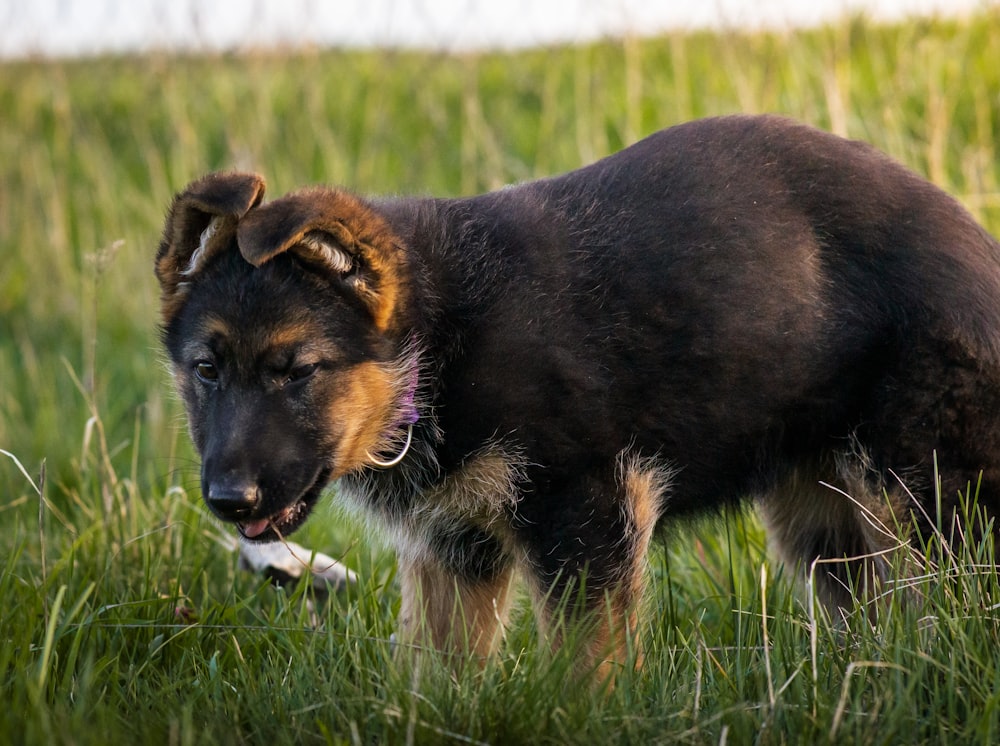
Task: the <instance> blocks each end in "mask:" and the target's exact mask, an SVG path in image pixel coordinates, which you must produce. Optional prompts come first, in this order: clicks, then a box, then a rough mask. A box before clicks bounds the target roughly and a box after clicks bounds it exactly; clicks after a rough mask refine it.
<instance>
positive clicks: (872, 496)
mask: <svg viewBox="0 0 1000 746" xmlns="http://www.w3.org/2000/svg"><path fill="white" fill-rule="evenodd" d="M759 507H760V513H761V517H762V518H763V521H764V525H765V526H766V528H767V530H768V536H769V538H770V540H771V543H772V545H773V546H774V547H775V548H776V550H777V553H778V555H779V556H780V558H781V559H782V560H783V561H784V562H785V563H786V564H788V565H790V566H792V567H796V568H797V569H798V570H799V571H800V572H803V573H805V574H806V575H807V576H809V577H811V579H812V582H813V587H814V589H815V592H816V595H817V598H818V599H819V600H820V601H821V602H822V603H823V604H824V605H825V606H826V607H827V609H829V610H830V611H831V612H836V611H838V610H841V613H843V612H845V611H849V610H850V609H852V608H853V607H854V605H855V604H856V603H857V602H859V601H860V602H862V603H865V602H868V601H872V600H874V599H875V598H876V597H877V596H878V595H879V594H880V593H881V592H882V591H883V590H884V587H885V581H886V580H887V579H888V578H889V577H890V576H895V574H898V572H899V570H900V569H901V568H900V567H899V566H898V565H900V563H901V562H903V561H905V556H901V555H900V554H899V553H900V552H905V551H906V550H907V549H908V544H907V543H906V537H907V536H908V535H909V533H910V528H909V526H908V524H907V523H906V522H907V521H908V520H909V510H908V507H907V505H906V491H905V489H904V488H903V486H902V485H899V484H895V485H883V484H882V482H881V480H879V479H878V478H877V476H876V475H875V474H874V472H873V471H872V470H871V468H870V465H869V463H868V461H867V459H866V457H865V454H864V453H863V452H861V451H860V450H851V451H849V452H847V453H844V454H838V455H837V456H830V457H828V458H825V459H823V460H822V463H820V464H813V465H802V466H800V467H798V468H795V469H793V470H790V471H789V472H788V473H787V474H786V475H785V477H784V479H782V480H780V481H779V483H778V484H777V486H776V487H775V488H774V489H772V490H771V491H770V492H769V493H768V494H766V495H765V496H764V497H763V499H762V500H761V502H760V505H759Z"/></svg>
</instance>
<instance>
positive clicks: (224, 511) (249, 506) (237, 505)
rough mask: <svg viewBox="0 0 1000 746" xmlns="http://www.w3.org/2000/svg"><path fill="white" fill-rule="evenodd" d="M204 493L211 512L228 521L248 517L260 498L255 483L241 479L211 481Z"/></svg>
mask: <svg viewBox="0 0 1000 746" xmlns="http://www.w3.org/2000/svg"><path fill="white" fill-rule="evenodd" d="M205 495H206V496H205V501H206V502H207V503H208V507H209V508H211V509H212V512H213V513H215V514H216V515H217V516H218V517H219V518H221V519H222V520H224V521H230V522H235V521H241V520H245V519H247V518H249V517H250V515H251V513H252V512H253V509H254V508H255V507H256V506H257V503H258V501H259V500H260V491H259V490H258V488H257V484H256V483H255V482H251V481H248V480H243V479H229V480H226V479H222V480H219V481H216V482H212V483H211V484H210V485H209V486H208V491H207V492H206V493H205Z"/></svg>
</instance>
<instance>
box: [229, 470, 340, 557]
mask: <svg viewBox="0 0 1000 746" xmlns="http://www.w3.org/2000/svg"><path fill="white" fill-rule="evenodd" d="M328 479H329V470H326V469H324V470H323V471H322V472H321V473H320V474H319V476H318V477H317V478H316V481H315V482H313V484H312V486H311V487H310V488H309V489H308V490H306V491H305V493H304V494H303V495H302V497H300V498H299V499H298V500H296V501H295V502H293V503H292V504H291V505H288V506H286V507H284V508H282V509H281V510H279V511H278V512H276V513H274V514H272V515H270V516H268V517H266V518H258V519H255V520H252V521H241V522H238V523H237V524H236V528H237V529H238V530H239V532H240V535H241V536H242V537H243V538H244V539H247V540H248V541H254V542H258V541H259V542H267V541H279V540H281V539H284V538H285V537H287V536H288V535H289V534H291V533H292V532H293V531H295V530H296V529H298V528H299V527H300V526H301V525H302V524H303V523H305V522H306V519H307V518H308V517H309V514H310V513H311V512H312V509H313V508H314V507H315V506H316V503H317V502H318V501H319V496H320V494H321V493H322V492H323V488H324V487H325V486H326V482H327V480H328Z"/></svg>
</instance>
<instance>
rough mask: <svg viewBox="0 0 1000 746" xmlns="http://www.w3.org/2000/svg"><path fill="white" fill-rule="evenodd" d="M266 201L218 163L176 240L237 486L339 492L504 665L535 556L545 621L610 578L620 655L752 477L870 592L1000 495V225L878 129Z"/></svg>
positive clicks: (186, 311)
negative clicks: (548, 172) (905, 540)
mask: <svg viewBox="0 0 1000 746" xmlns="http://www.w3.org/2000/svg"><path fill="white" fill-rule="evenodd" d="M263 193H264V182H263V180H262V179H261V178H260V177H258V176H254V175H248V174H238V173H223V174H213V175H209V176H206V177H205V178H203V179H201V180H199V181H196V182H194V183H193V184H191V185H190V186H189V187H188V188H187V190H186V191H185V192H184V193H183V194H181V195H179V196H178V197H177V198H176V200H175V202H174V204H173V207H172V208H171V211H170V214H169V217H168V219H167V224H166V229H165V232H164V235H163V240H162V243H161V245H160V247H159V252H158V254H157V258H156V274H157V276H158V278H159V280H160V283H161V285H162V312H163V338H164V341H165V344H166V347H167V349H168V351H169V354H170V359H171V361H172V365H173V371H174V374H175V378H176V383H177V386H178V388H179V390H180V392H181V394H182V396H183V399H184V401H185V403H186V406H187V410H188V414H189V419H190V429H191V433H192V436H193V439H194V442H195V445H196V446H197V448H198V451H199V452H200V454H201V456H202V459H203V466H202V488H203V491H204V496H205V499H206V500H207V502H208V505H209V506H210V508H211V509H212V511H213V512H214V513H215V514H216V515H217V516H218V517H220V518H221V519H223V520H225V521H229V522H232V523H234V524H236V526H237V527H238V529H239V531H240V533H241V534H242V536H243V537H244V539H245V540H246V541H250V542H261V541H271V540H275V539H277V538H279V537H281V536H286V535H288V534H289V533H291V532H292V531H293V530H294V529H295V528H297V527H298V526H299V525H300V524H301V523H302V522H303V521H304V520H305V519H306V517H307V516H308V515H309V512H310V511H311V510H312V508H313V506H314V505H315V504H316V501H317V500H319V498H320V495H321V493H322V492H323V490H324V488H325V487H326V486H327V485H328V483H330V482H331V481H332V480H339V483H340V489H339V490H338V494H339V495H341V496H342V497H344V498H346V499H347V500H348V501H350V502H352V503H353V504H355V505H357V506H360V507H361V508H362V509H363V510H364V512H365V513H366V514H367V515H368V516H369V517H370V518H371V520H372V521H373V522H374V523H375V524H377V525H378V526H380V527H381V528H382V529H383V530H384V531H386V532H387V533H388V535H389V536H390V537H391V538H392V540H393V542H394V543H395V545H396V547H397V549H398V552H399V561H400V565H401V577H402V593H403V607H402V614H401V616H402V619H401V625H402V629H403V633H404V636H405V638H406V639H409V640H413V641H417V642H425V643H431V644H433V645H436V646H438V647H440V648H444V649H446V650H447V649H450V650H454V651H458V652H461V653H470V654H486V653H487V652H488V651H489V650H490V649H491V648H492V647H493V646H494V644H495V642H496V640H497V637H498V633H499V631H500V630H501V629H502V627H503V623H504V619H505V614H506V611H507V607H508V597H509V589H510V585H511V580H512V577H513V576H514V574H515V573H516V572H520V573H521V574H523V575H524V576H526V577H527V579H528V580H529V583H530V585H531V587H532V589H533V591H534V593H535V594H536V596H537V598H538V610H539V613H540V616H541V619H542V621H543V623H544V622H546V621H547V620H548V619H549V618H550V617H551V613H552V608H553V604H554V603H555V602H554V601H553V600H551V599H558V598H559V597H560V594H561V592H562V591H564V590H565V589H567V588H577V589H579V588H580V586H577V585H574V584H576V583H578V581H579V580H580V578H581V577H583V576H585V590H582V591H579V590H578V591H576V593H577V596H576V598H577V599H578V600H579V601H582V602H583V603H584V604H587V605H590V606H591V607H593V608H602V609H608V610H610V612H609V613H608V614H606V615H603V616H602V619H603V622H601V623H599V625H598V629H597V630H596V632H594V635H593V638H592V643H591V648H590V649H591V654H592V656H593V658H594V660H595V661H601V660H604V659H605V658H607V659H611V660H614V659H618V658H620V657H621V656H622V655H623V650H624V644H625V640H626V637H627V635H628V634H629V633H630V630H632V629H633V627H634V624H635V610H636V602H637V599H638V597H639V596H640V594H641V592H642V588H643V565H644V555H645V554H646V550H647V547H648V545H649V542H650V539H651V537H652V536H653V534H654V533H655V531H656V528H657V526H658V525H660V524H661V522H662V521H663V519H665V518H668V517H670V516H682V515H685V514H692V513H697V512H702V511H711V510H713V509H718V508H720V507H721V506H725V505H728V504H732V503H735V502H737V501H740V500H742V499H746V498H750V499H754V498H756V499H758V500H759V504H760V507H761V509H762V511H763V515H764V517H765V520H766V523H767V524H768V526H769V529H770V531H771V534H772V536H773V538H774V540H775V543H776V545H777V546H778V548H779V549H780V551H781V553H782V555H783V557H784V558H785V559H786V560H789V561H792V562H795V563H799V564H804V565H809V564H810V563H812V562H813V561H814V560H816V559H817V558H854V559H853V560H852V561H845V562H843V563H840V564H836V563H831V564H826V565H823V570H822V571H821V572H820V573H819V576H818V578H817V583H818V586H819V589H820V591H821V593H822V596H823V598H824V599H825V601H826V602H827V603H828V604H830V605H831V606H832V607H836V606H838V605H844V606H846V605H848V604H849V603H850V602H851V597H850V594H849V591H848V588H849V587H850V586H851V585H852V584H853V583H855V582H859V581H865V580H867V579H876V578H878V577H879V576H880V574H882V573H884V572H885V567H886V566H885V564H884V563H883V562H882V561H881V560H879V559H878V557H879V555H878V553H879V552H882V551H883V550H886V549H888V548H891V547H892V546H893V542H894V541H895V540H896V535H897V534H896V530H897V529H900V530H902V531H903V532H904V535H909V536H910V537H914V538H915V537H917V536H919V535H920V534H921V533H924V534H926V533H927V532H928V531H930V530H932V528H933V526H934V524H935V523H936V521H937V520H938V519H939V517H940V516H942V515H943V519H944V520H945V521H948V520H950V518H951V516H952V514H953V512H954V510H955V508H956V505H957V504H958V494H959V491H960V489H965V488H967V487H968V486H969V485H970V484H972V485H973V486H975V485H977V484H978V483H979V480H980V479H981V490H980V501H981V504H982V505H983V506H984V507H986V508H987V509H988V510H994V509H995V508H996V507H997V501H998V500H1000V245H998V244H997V242H996V241H995V240H994V239H993V238H991V237H990V236H989V235H988V234H987V233H986V232H984V231H983V229H982V228H980V227H979V226H978V225H977V224H976V223H975V222H974V221H973V219H972V218H971V217H970V216H969V215H968V214H967V213H966V212H965V211H964V210H963V209H962V208H961V207H960V206H959V205H958V204H957V203H956V202H955V201H954V200H952V199H951V198H950V197H948V196H946V195H945V194H944V193H943V192H941V191H939V190H938V189H937V188H935V187H934V186H932V185H931V184H929V183H927V182H926V181H924V180H923V179H921V178H918V177H917V176H915V175H914V174H912V173H910V172H909V171H907V170H905V169H904V168H902V167H901V166H899V165H897V164H896V163H894V162H892V161H891V160H889V159H888V158H886V157H885V156H883V155H881V154H880V153H878V152H876V151H875V150H873V149H872V148H871V147H868V146H866V145H864V144H860V143H856V142H849V141H846V140H843V139H840V138H837V137H834V136H831V135H828V134H824V133H821V132H818V131H815V130H813V129H810V128H807V127H804V126H800V125H798V124H795V123H792V122H789V121H787V120H783V119H780V118H774V117H729V118H719V119H708V120H704V121H699V122H694V123H691V124H685V125H682V126H678V127H674V128H672V129H668V130H665V131H663V132H660V133H658V134H655V135H653V136H651V137H649V138H647V139H645V140H643V141H642V142H639V143H638V144H636V145H633V146H632V147H630V148H627V149H626V150H623V151H622V152H620V153H618V154H616V155H613V156H611V157H609V158H606V159H604V160H602V161H599V162H597V163H595V164H593V165H590V166H588V167H586V168H582V169H580V170H578V171H574V172H572V173H569V174H565V175H563V176H558V177H555V178H550V179H543V180H540V181H535V182H531V183H526V184H521V185H518V186H514V187H511V188H507V189H503V190H501V191H498V192H494V193H490V194H485V195H482V196H477V197H471V198H468V199H394V200H369V199H363V198H360V197H357V196H354V195H352V194H349V193H346V192H344V191H341V190H338V189H326V188H313V189H306V190H304V191H299V192H296V193H294V194H290V195H288V196H285V197H282V198H280V199H277V200H274V201H272V202H269V203H263V202H262V198H263ZM938 470H939V473H940V475H941V482H940V495H941V498H940V503H941V508H943V514H942V513H940V512H939V506H938V504H937V503H936V500H935V494H936V485H935V479H936V474H937V473H938ZM848 496H849V497H848ZM862 555H873V556H871V557H870V558H869V561H868V562H867V564H865V563H863V562H862V561H861V560H860V559H858V558H859V557H861V556H862ZM863 564H864V566H865V567H867V568H868V569H869V570H870V571H871V572H870V574H866V572H865V570H863V569H862V565H863Z"/></svg>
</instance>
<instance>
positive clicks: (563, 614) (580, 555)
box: [518, 456, 672, 684]
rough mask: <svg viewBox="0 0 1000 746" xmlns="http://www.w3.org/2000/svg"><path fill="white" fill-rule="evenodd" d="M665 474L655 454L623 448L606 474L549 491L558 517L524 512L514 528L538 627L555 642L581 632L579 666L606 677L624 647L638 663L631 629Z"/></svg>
mask: <svg viewBox="0 0 1000 746" xmlns="http://www.w3.org/2000/svg"><path fill="white" fill-rule="evenodd" d="M671 476H672V472H671V470H670V469H668V468H664V467H662V466H661V465H659V464H657V463H656V462H654V461H653V460H647V459H639V458H630V457H625V456H623V457H622V458H620V460H619V464H618V467H617V470H616V473H615V474H614V475H613V476H612V477H611V478H608V479H600V478H597V477H593V476H592V477H589V478H579V479H576V480H573V482H572V484H568V485H566V486H565V488H564V491H561V492H560V494H557V495H547V496H546V500H545V504H546V505H547V506H552V507H555V509H556V510H558V513H557V514H556V515H557V516H558V520H557V521H545V520H544V516H538V517H537V518H536V517H533V516H529V515H525V516H522V517H523V518H525V519H527V521H530V523H529V522H527V521H526V522H525V524H524V525H523V526H522V528H521V530H520V531H519V532H518V534H519V538H521V540H522V541H523V543H524V544H525V545H526V547H527V553H526V556H527V567H526V570H527V573H526V574H528V575H530V576H531V577H532V580H533V583H532V590H533V592H534V595H535V607H536V612H537V614H538V617H539V623H540V627H541V630H542V633H543V634H544V635H545V636H546V637H547V639H548V643H549V644H550V645H551V646H552V647H553V648H558V647H560V646H562V645H563V644H564V642H566V639H567V636H576V635H582V636H583V638H582V639H581V640H579V644H580V645H581V653H582V655H583V660H581V661H580V662H579V665H578V669H579V670H580V672H581V673H586V672H587V671H588V669H596V673H597V677H598V680H601V681H605V682H608V683H610V684H613V683H614V678H615V674H616V672H617V671H618V669H619V668H620V667H621V666H622V665H624V664H626V663H627V662H628V660H629V652H630V650H632V651H635V654H636V658H635V663H636V665H641V661H642V656H641V651H639V649H638V641H637V639H636V632H637V626H638V612H639V604H640V602H641V599H642V594H643V590H644V588H645V582H646V555H647V552H648V549H649V544H650V540H651V539H652V536H653V532H654V530H655V528H656V524H657V521H658V520H659V517H660V514H661V508H662V504H663V499H664V495H665V493H666V491H667V489H668V487H669V483H670V478H671Z"/></svg>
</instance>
